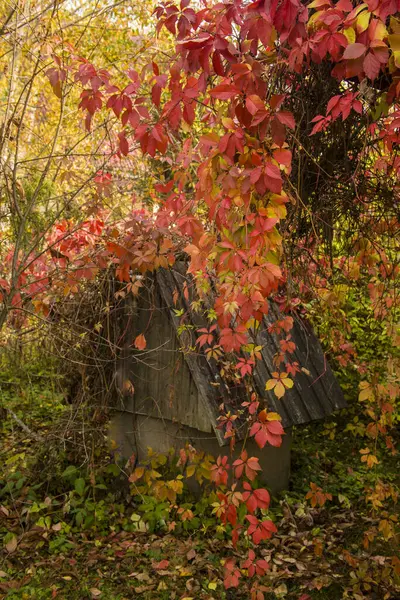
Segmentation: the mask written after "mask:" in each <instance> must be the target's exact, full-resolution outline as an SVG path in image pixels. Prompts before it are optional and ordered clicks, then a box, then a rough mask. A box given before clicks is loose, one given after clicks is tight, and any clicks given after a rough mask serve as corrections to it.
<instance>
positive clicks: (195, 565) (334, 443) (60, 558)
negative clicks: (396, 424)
mask: <svg viewBox="0 0 400 600" xmlns="http://www.w3.org/2000/svg"><path fill="white" fill-rule="evenodd" d="M2 399H3V406H4V407H7V408H5V409H4V411H3V420H2V427H1V446H0V448H1V450H0V460H1V462H2V465H3V469H2V473H1V476H0V537H1V539H2V544H1V546H2V547H1V550H0V598H7V599H9V598H10V599H16V598H21V599H28V598H38V599H42V598H43V599H47V598H68V599H70V600H75V599H76V600H78V599H82V598H105V599H110V600H111V599H113V600H122V599H124V598H126V599H128V598H129V599H130V598H143V599H144V600H150V599H164V598H165V599H169V598H176V599H180V600H182V599H183V598H186V599H187V600H188V599H193V600H194V599H197V598H204V599H208V600H211V599H224V598H226V599H228V598H231V599H234V598H237V599H239V598H243V599H244V598H248V597H249V593H248V591H246V590H245V589H242V588H241V586H240V585H239V587H238V588H237V589H234V590H232V589H228V590H226V589H225V587H224V583H223V580H224V563H225V561H226V560H227V559H229V558H231V557H234V558H236V559H237V560H238V562H240V560H243V559H244V558H246V556H247V550H246V548H244V547H242V545H241V543H240V544H239V545H238V547H237V548H233V547H232V543H231V541H230V536H227V534H226V531H225V528H224V526H222V525H221V523H220V522H218V520H217V519H216V517H215V515H214V514H213V513H212V503H211V502H210V499H211V500H212V499H213V498H212V494H211V495H210V492H209V491H208V492H207V493H205V494H204V497H202V498H197V499H193V498H191V497H190V496H189V494H188V493H187V492H186V491H185V487H184V486H183V487H182V493H179V494H178V497H176V498H172V500H173V501H172V502H170V503H168V502H161V501H159V500H157V499H154V498H153V499H151V495H149V496H146V497H143V496H142V495H141V494H135V489H134V487H133V488H132V487H130V486H129V484H128V483H127V476H126V474H125V468H127V469H128V468H129V465H125V467H124V466H123V465H121V464H120V463H118V460H117V459H116V457H115V456H113V454H112V451H110V447H109V446H108V444H107V440H106V423H96V422H93V414H92V413H90V412H86V410H85V409H84V408H83V407H80V408H78V407H71V406H66V405H65V404H64V402H63V399H62V395H60V394H58V393H57V392H56V391H54V389H52V388H51V387H50V386H48V385H47V383H46V385H42V384H31V385H29V386H28V385H25V384H24V385H22V386H18V385H14V386H7V385H6V386H4V387H3V395H2ZM10 411H12V412H10ZM16 417H17V419H18V418H19V419H20V420H21V421H22V422H23V424H24V425H25V426H26V428H25V429H24V428H23V427H22V425H21V423H19V422H18V421H17V419H16ZM90 419H92V422H90ZM338 431H340V417H339V418H337V419H336V422H332V423H325V424H321V425H314V426H313V427H312V428H307V429H301V430H298V431H296V432H295V436H294V447H293V469H292V470H293V472H292V481H291V489H290V490H289V491H288V492H286V493H285V494H283V495H281V496H280V497H278V498H274V499H273V501H272V503H271V507H270V509H269V511H268V518H270V519H272V520H273V521H274V523H275V524H276V526H277V528H278V533H277V534H276V535H274V536H273V537H272V539H270V540H266V541H264V542H263V543H262V550H261V555H262V556H263V558H264V559H265V560H266V561H267V562H268V564H269V566H270V568H269V570H268V571H267V573H266V575H265V576H264V577H261V579H260V589H261V591H262V592H263V593H264V596H265V598H266V599H269V598H271V599H272V598H295V599H299V598H302V600H306V599H308V598H311V599H312V600H317V599H328V598H329V599H332V600H335V599H340V598H355V599H356V600H358V599H361V598H372V599H376V600H378V599H379V600H380V599H383V598H386V599H396V598H399V594H400V587H399V561H398V559H396V555H397V553H398V547H397V540H396V536H395V535H394V536H391V535H389V536H386V538H387V539H384V537H382V536H379V535H375V534H374V535H371V534H370V540H371V542H370V543H369V542H368V541H367V540H368V535H369V533H370V532H375V531H378V530H379V528H380V527H382V525H381V523H382V512H380V513H379V514H376V515H375V516H374V513H373V512H371V511H370V510H367V507H366V505H365V498H364V496H363V491H364V488H365V485H366V483H367V482H368V477H370V478H377V477H379V472H378V473H376V472H375V474H373V473H372V472H371V471H367V470H366V467H365V466H364V465H362V464H361V465H360V462H359V454H358V449H357V448H356V444H355V441H354V440H355V438H354V436H353V435H352V434H351V433H349V432H347V433H341V434H340V435H338ZM78 457H80V460H78ZM396 467H397V462H396V460H395V457H394V458H393V460H392V462H390V461H389V462H387V464H385V465H379V468H380V469H384V470H385V475H386V479H387V478H388V477H389V479H390V478H392V480H393V482H394V483H396V477H398V474H397V473H396ZM162 468H167V465H164V467H162V466H160V469H161V470H162ZM310 482H313V483H314V496H315V497H316V494H318V493H319V490H324V492H321V493H322V494H323V496H324V497H323V498H322V501H321V498H318V499H317V500H318V501H317V500H313V489H312V488H311V489H310ZM397 483H398V482H397ZM180 491H181V490H180V489H179V492H180ZM307 491H308V500H307V499H306V495H307ZM329 494H330V495H331V499H329ZM315 503H316V506H314V507H313V506H312V505H313V504H315ZM321 504H322V506H321ZM167 505H168V506H167ZM395 515H396V509H395V508H393V510H391V511H390V515H389V513H388V519H389V520H390V519H391V520H392V522H393V520H395Z"/></svg>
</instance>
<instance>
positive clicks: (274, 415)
mask: <svg viewBox="0 0 400 600" xmlns="http://www.w3.org/2000/svg"><path fill="white" fill-rule="evenodd" d="M267 420H268V421H280V420H281V415H280V414H278V413H276V412H270V413H268V414H267Z"/></svg>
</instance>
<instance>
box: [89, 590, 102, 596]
mask: <svg viewBox="0 0 400 600" xmlns="http://www.w3.org/2000/svg"><path fill="white" fill-rule="evenodd" d="M90 593H91V594H92V596H93V598H98V597H99V596H101V590H99V589H97V588H90Z"/></svg>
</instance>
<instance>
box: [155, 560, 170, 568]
mask: <svg viewBox="0 0 400 600" xmlns="http://www.w3.org/2000/svg"><path fill="white" fill-rule="evenodd" d="M168 565H169V560H166V559H164V560H160V562H159V563H154V564H153V567H154V568H155V569H157V570H159V569H166V568H167V567H168Z"/></svg>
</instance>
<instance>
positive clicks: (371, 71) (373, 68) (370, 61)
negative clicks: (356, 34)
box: [363, 52, 381, 80]
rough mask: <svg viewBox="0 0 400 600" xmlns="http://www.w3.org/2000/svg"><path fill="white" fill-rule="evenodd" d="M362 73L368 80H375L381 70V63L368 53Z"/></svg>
mask: <svg viewBox="0 0 400 600" xmlns="http://www.w3.org/2000/svg"><path fill="white" fill-rule="evenodd" d="M363 67H364V71H365V74H366V76H367V77H369V79H372V80H374V79H376V78H377V77H378V75H379V71H380V70H381V63H380V62H379V60H378V59H377V58H376V56H375V55H374V54H373V53H372V52H368V54H367V56H366V57H365V59H364V62H363Z"/></svg>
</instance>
